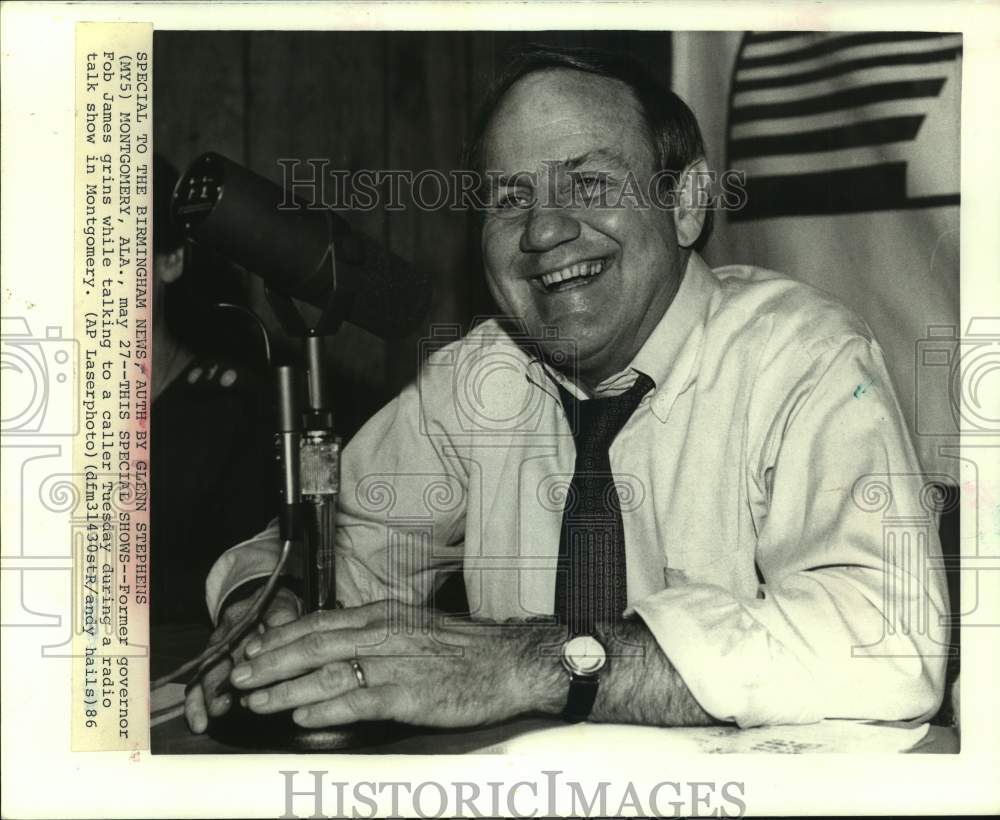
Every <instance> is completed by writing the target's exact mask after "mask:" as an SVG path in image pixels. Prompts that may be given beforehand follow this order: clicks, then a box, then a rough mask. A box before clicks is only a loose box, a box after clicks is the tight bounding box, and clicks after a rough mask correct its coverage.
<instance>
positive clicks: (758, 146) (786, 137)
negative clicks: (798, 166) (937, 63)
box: [729, 114, 924, 160]
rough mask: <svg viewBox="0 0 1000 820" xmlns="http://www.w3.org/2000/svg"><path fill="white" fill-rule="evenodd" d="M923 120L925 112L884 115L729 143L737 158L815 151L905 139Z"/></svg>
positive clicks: (733, 155)
mask: <svg viewBox="0 0 1000 820" xmlns="http://www.w3.org/2000/svg"><path fill="white" fill-rule="evenodd" d="M923 121H924V115H923V114H917V115H913V116H909V117H885V118H883V119H877V120H869V121H868V122H857V123H850V124H849V125H842V126H839V127H837V128H823V129H821V130H819V131H805V132H802V133H798V134H781V135H776V136H767V137H747V138H746V139H735V140H733V141H732V142H731V143H730V145H729V158H730V160H736V159H741V158H743V157H761V156H769V155H772V154H810V153H813V152H816V151H832V150H835V149H842V148H857V147H859V146H863V145H883V144H885V143H889V142H904V141H906V140H912V139H913V138H914V137H916V135H917V131H919V130H920V124H921V123H922V122H923Z"/></svg>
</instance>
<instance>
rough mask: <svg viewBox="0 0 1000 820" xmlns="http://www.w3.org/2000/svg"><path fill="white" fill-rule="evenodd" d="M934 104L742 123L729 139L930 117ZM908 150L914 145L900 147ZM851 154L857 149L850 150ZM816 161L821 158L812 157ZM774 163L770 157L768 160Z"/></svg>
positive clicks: (881, 105) (891, 104)
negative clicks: (876, 121)
mask: <svg viewBox="0 0 1000 820" xmlns="http://www.w3.org/2000/svg"><path fill="white" fill-rule="evenodd" d="M935 102H936V101H935V100H917V101H914V100H886V101H885V102H875V103H870V104H869V105H859V106H857V107H856V108H847V109H843V110H841V111H827V112H826V113H824V114H807V115H806V116H804V117H778V118H775V119H768V120H750V121H749V122H741V123H738V124H736V125H734V126H732V127H731V128H730V129H729V138H730V139H743V138H744V137H765V136H767V135H769V134H798V133H801V132H802V131H818V130H820V129H821V128H833V127H835V126H837V125H846V124H847V123H850V122H866V121H867V120H878V119H883V118H884V117H903V116H906V115H908V114H929V113H930V112H931V111H932V109H933V105H934V104H935ZM899 144H900V145H903V146H908V145H910V144H911V143H908V142H904V143H899ZM887 149H888V146H884V145H883V146H879V147H878V149H877V150H880V151H884V150H887ZM851 150H852V151H854V150H856V149H851ZM809 156H811V157H815V156H819V155H818V154H810V155H809ZM768 159H771V157H768Z"/></svg>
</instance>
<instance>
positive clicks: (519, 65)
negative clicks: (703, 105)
mask: <svg viewBox="0 0 1000 820" xmlns="http://www.w3.org/2000/svg"><path fill="white" fill-rule="evenodd" d="M557 68H563V69H571V70H573V71H582V72H584V73H586V74H594V75H596V76H598V77H607V78H609V79H613V80H618V81H620V82H622V83H624V84H625V85H626V86H628V87H629V88H630V89H631V90H632V93H633V94H634V95H635V98H636V101H637V102H638V103H639V114H640V115H641V116H642V119H643V124H644V125H645V127H646V130H647V138H648V139H649V142H650V147H651V148H652V149H653V157H654V161H655V162H656V166H657V167H656V168H654V171H667V172H673V173H677V174H679V173H680V172H681V171H683V170H684V168H685V167H687V166H688V165H689V164H690V163H692V162H694V161H695V160H696V159H698V158H700V157H703V156H704V155H705V146H704V143H703V141H702V138H701V130H700V129H699V128H698V121H697V120H696V119H695V116H694V114H693V113H692V111H691V109H690V108H688V106H687V104H686V103H685V102H684V101H683V100H682V99H681V98H680V97H678V96H677V95H676V94H675V93H674V92H673V91H671V90H670V89H668V88H665V87H664V86H662V85H661V84H660V83H659V82H657V80H656V79H655V78H654V77H653V76H652V75H651V74H650V73H649V71H647V70H646V68H645V67H644V66H643V65H642V63H640V62H639V61H638V60H635V59H634V58H632V57H630V56H628V55H627V54H620V53H617V52H613V51H603V50H600V49H594V48H556V47H553V46H543V45H537V44H529V45H526V46H523V47H522V48H520V49H518V50H517V51H516V52H514V54H513V57H512V59H511V60H510V62H509V63H508V64H507V66H506V67H505V68H504V69H503V70H502V72H501V73H500V76H499V77H497V79H496V81H495V82H494V83H493V86H492V87H491V88H490V91H489V93H488V94H487V95H486V98H485V100H484V101H483V104H482V106H481V108H480V111H479V114H478V116H477V118H476V120H475V124H474V127H473V132H472V139H471V141H470V143H469V145H468V148H467V150H466V152H465V160H466V167H468V168H473V169H477V170H483V156H482V151H483V141H484V138H485V135H486V130H487V128H489V125H490V122H491V120H492V119H493V114H494V113H495V112H496V109H497V108H498V107H499V105H500V103H501V101H502V100H503V98H504V96H505V95H506V94H507V92H508V91H509V90H510V89H511V87H512V86H513V85H514V84H515V83H516V82H517V81H518V80H520V79H522V78H523V77H526V76H528V75H529V74H534V73H535V72H538V71H545V70H548V69H557ZM553 159H557V158H556V157H553Z"/></svg>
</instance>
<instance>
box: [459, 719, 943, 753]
mask: <svg viewBox="0 0 1000 820" xmlns="http://www.w3.org/2000/svg"><path fill="white" fill-rule="evenodd" d="M928 728H929V726H928V724H926V723H919V724H913V725H908V724H904V725H898V724H897V725H892V726H886V725H880V724H877V723H871V722H867V721H853V720H824V721H821V722H819V723H810V724H806V725H801V726H766V727H761V728H757V729H743V730H740V729H736V728H733V727H728V726H712V727H707V728H699V729H686V728H685V729H663V728H656V727H650V726H623V725H618V724H596V723H578V724H575V725H571V726H558V727H555V728H551V729H540V730H537V731H534V732H528V733H527V734H524V735H521V736H519V737H515V738H512V739H511V740H508V741H504V742H503V743H498V744H493V745H491V746H489V747H487V748H484V749H480V750H479V752H481V753H498V752H500V753H507V754H541V753H553V754H554V753H560V754H565V753H566V751H567V750H571V749H594V748H610V745H609V744H617V743H627V744H628V748H629V749H630V750H632V752H633V753H639V754H641V753H643V752H650V753H654V752H655V753H656V754H660V755H662V754H744V753H747V752H765V753H771V754H804V753H809V754H812V753H830V752H833V753H838V752H851V753H859V752H860V753H865V752H869V753H871V752H875V753H882V754H894V753H899V752H904V751H906V750H908V749H911V748H912V747H913V746H914V745H916V743H917V742H918V741H920V740H921V739H922V738H923V737H924V735H926V734H927V730H928ZM619 748H620V747H619Z"/></svg>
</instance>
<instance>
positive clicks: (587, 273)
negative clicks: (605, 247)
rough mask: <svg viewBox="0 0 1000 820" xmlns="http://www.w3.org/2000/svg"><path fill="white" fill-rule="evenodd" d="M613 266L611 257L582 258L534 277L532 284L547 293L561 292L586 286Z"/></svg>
mask: <svg viewBox="0 0 1000 820" xmlns="http://www.w3.org/2000/svg"><path fill="white" fill-rule="evenodd" d="M610 266H611V259H610V258H609V257H599V258H595V259H582V260H580V261H578V262H574V263H572V264H570V265H566V266H564V267H561V268H557V269H555V270H551V271H548V272H547V273H543V274H541V275H540V276H536V277H535V278H533V279H532V280H531V281H532V284H533V285H534V286H535V287H536V288H538V289H539V290H541V291H543V292H545V293H560V292H562V291H566V290H572V289H574V288H580V287H586V286H588V285H590V284H592V283H593V282H594V280H595V279H597V278H598V277H599V276H600V275H601V274H603V273H604V272H605V271H606V270H607V269H608V268H609V267H610Z"/></svg>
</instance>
